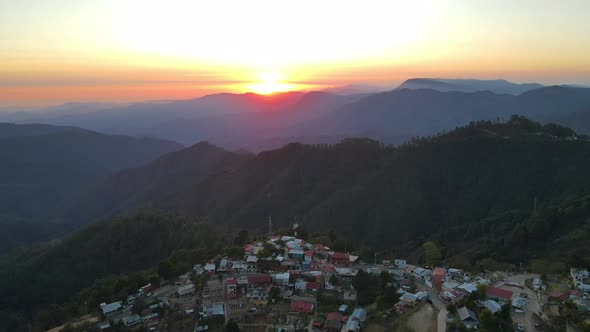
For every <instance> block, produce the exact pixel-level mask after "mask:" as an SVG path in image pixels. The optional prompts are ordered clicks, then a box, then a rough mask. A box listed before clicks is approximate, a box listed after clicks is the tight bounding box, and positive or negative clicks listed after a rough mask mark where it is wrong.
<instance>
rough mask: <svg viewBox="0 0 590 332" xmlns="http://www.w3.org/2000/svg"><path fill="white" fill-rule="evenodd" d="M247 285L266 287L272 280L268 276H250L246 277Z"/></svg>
mask: <svg viewBox="0 0 590 332" xmlns="http://www.w3.org/2000/svg"><path fill="white" fill-rule="evenodd" d="M247 278H248V285H249V286H252V285H256V286H268V285H270V284H271V283H272V279H271V277H270V275H268V274H252V275H249V276H247Z"/></svg>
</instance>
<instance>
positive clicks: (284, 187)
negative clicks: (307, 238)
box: [74, 117, 590, 247]
mask: <svg viewBox="0 0 590 332" xmlns="http://www.w3.org/2000/svg"><path fill="white" fill-rule="evenodd" d="M195 151H197V150H195ZM170 157H171V159H170V160H168V161H167V162H168V163H170V164H181V161H180V159H179V160H178V161H177V162H174V155H171V156H170ZM182 160H185V159H184V157H183V159H182ZM195 165H198V164H195ZM153 167H155V166H154V165H151V166H148V168H153ZM195 167H196V166H195ZM589 167H590V142H588V141H587V140H586V138H585V137H579V136H576V135H575V133H574V132H573V131H572V130H570V129H568V128H565V127H561V126H557V125H540V124H538V123H535V122H531V121H529V120H527V119H525V118H522V117H513V118H512V119H511V120H510V121H509V122H507V123H493V122H489V121H483V122H477V123H472V124H470V125H469V126H466V127H462V128H458V129H456V130H453V131H451V132H448V133H444V134H441V135H437V136H435V137H430V138H421V139H415V140H413V141H412V142H410V143H408V144H406V145H403V146H400V147H395V148H394V147H387V146H383V145H382V144H380V143H378V142H374V141H371V140H367V139H349V140H346V141H343V142H342V143H340V144H336V145H331V146H310V145H302V144H290V145H287V146H285V147H283V148H281V149H278V150H273V151H267V152H263V153H260V154H258V155H256V156H255V157H251V158H248V159H247V160H246V161H244V162H243V163H242V164H241V165H239V167H233V168H228V169H224V170H222V171H219V172H217V173H215V174H211V175H209V176H207V177H203V173H202V172H197V171H195V172H193V173H190V172H187V173H184V174H185V175H183V176H185V178H184V181H182V183H180V184H178V185H177V186H175V187H174V190H170V188H165V187H164V186H163V185H158V184H156V185H155V186H154V187H152V188H150V190H149V191H148V192H147V193H148V195H147V197H146V196H143V200H134V207H135V208H141V207H149V208H153V209H160V210H163V211H169V212H174V213H178V214H181V215H187V216H200V217H204V218H209V219H210V220H212V221H213V222H216V223H224V224H231V225H239V226H241V227H244V226H247V227H250V228H264V227H265V225H266V220H267V219H268V216H269V215H270V216H272V217H273V220H275V222H276V223H277V224H279V225H287V224H288V223H290V222H292V221H293V220H294V219H296V220H298V221H299V222H301V223H303V224H304V225H306V227H308V228H309V229H316V230H325V229H334V230H337V231H338V232H339V233H342V234H345V235H347V236H349V237H350V238H351V239H352V241H354V242H356V243H357V244H359V245H361V244H368V245H371V246H376V247H387V246H391V245H393V244H400V243H404V242H406V241H408V240H410V239H413V238H415V237H417V236H422V235H424V234H428V233H431V232H434V231H438V230H440V229H443V228H445V227H449V226H452V225H460V224H466V223H470V222H472V221H476V220H480V219H483V218H486V217H489V216H494V215H496V214H498V213H502V212H505V211H508V210H513V209H528V210H530V209H532V208H533V204H534V201H535V200H536V201H537V204H538V205H539V206H544V205H547V204H550V203H552V202H557V201H559V200H561V199H563V198H565V197H567V196H569V195H574V194H584V193H587V192H588V191H589V190H590V174H589V173H588V172H587V171H586V170H587V169H588V168H589ZM187 169H190V168H187ZM196 169H198V168H196ZM144 171H145V170H144V169H141V168H140V169H136V170H131V171H129V172H128V173H126V178H129V179H133V178H136V177H137V176H139V175H137V174H139V173H141V172H144ZM159 174H163V173H159ZM115 179H116V178H115ZM168 180H170V181H171V182H172V183H178V182H179V181H178V180H177V179H174V178H169V177H166V176H165V175H163V176H162V178H161V180H160V182H161V183H167V182H169V181H168ZM109 181H110V182H109V185H108V186H103V187H101V188H102V189H105V188H106V190H101V191H97V192H95V193H94V194H95V195H96V196H92V195H90V196H89V197H87V198H86V203H88V204H90V205H92V203H93V202H101V204H102V203H103V202H104V197H117V192H122V191H126V192H133V190H131V189H132V188H129V187H128V186H127V185H126V182H125V181H120V182H113V181H114V180H113V178H111V179H109ZM117 184H119V185H120V187H117V192H113V191H109V190H108V188H109V187H113V186H117ZM144 193H146V191H143V190H141V191H140V192H137V193H136V194H137V195H135V196H133V197H140V198H141V197H142V195H143V194H144ZM111 203H113V204H112V205H106V206H105V205H99V206H98V208H96V209H95V210H92V211H99V212H100V213H99V214H98V215H105V214H108V213H116V212H125V210H124V209H123V210H121V209H119V210H118V209H117V208H118V207H119V206H120V205H117V204H116V203H117V202H111ZM84 209H85V210H91V209H90V208H87V207H84ZM74 211H76V209H74Z"/></svg>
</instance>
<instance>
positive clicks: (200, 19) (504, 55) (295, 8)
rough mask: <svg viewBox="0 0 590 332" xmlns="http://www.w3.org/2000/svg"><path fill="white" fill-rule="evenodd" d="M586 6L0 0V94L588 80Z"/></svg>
mask: <svg viewBox="0 0 590 332" xmlns="http://www.w3.org/2000/svg"><path fill="white" fill-rule="evenodd" d="M588 13H590V1H588V0H561V1H557V0H518V1H515V0H510V1H509V0H454V1H451V0H430V1H406V0H387V1H377V0H363V1H357V0H355V1H346V0H339V1H331V0H298V1H281V0H248V1H243V0H236V1H228V0H216V1H198V0H166V1H164V0H162V1H150V0H18V1H14V0H0V106H32V105H49V104H59V103H63V102H70V101H102V102H127V101H140V100H162V99H185V98H193V97H198V96H202V95H205V94H210V93H217V92H246V91H254V92H259V93H269V92H273V91H282V90H318V89H325V88H330V87H335V86H342V85H348V84H364V85H371V86H376V87H381V88H394V87H395V86H396V85H397V84H399V83H401V82H403V81H404V80H405V79H408V78H412V77H445V78H481V79H497V78H503V79H508V80H510V81H514V82H540V83H544V84H564V83H571V84H590V37H589V36H590V20H589V19H588Z"/></svg>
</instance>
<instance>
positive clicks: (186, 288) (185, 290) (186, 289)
mask: <svg viewBox="0 0 590 332" xmlns="http://www.w3.org/2000/svg"><path fill="white" fill-rule="evenodd" d="M176 294H178V296H186V295H194V294H195V285H194V284H193V283H192V282H191V283H190V284H186V285H182V286H179V287H178V289H177V290H176Z"/></svg>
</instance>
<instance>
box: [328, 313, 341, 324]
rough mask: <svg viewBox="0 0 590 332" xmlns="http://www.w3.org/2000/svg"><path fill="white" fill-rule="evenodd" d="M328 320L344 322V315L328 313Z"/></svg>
mask: <svg viewBox="0 0 590 332" xmlns="http://www.w3.org/2000/svg"><path fill="white" fill-rule="evenodd" d="M326 320H332V321H338V322H341V321H342V314H341V313H339V312H338V311H334V312H328V313H327V314H326Z"/></svg>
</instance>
